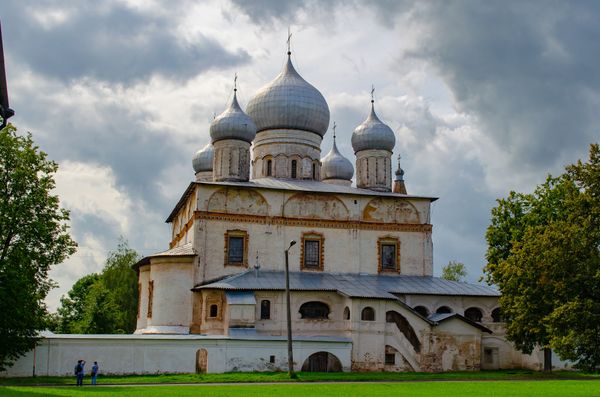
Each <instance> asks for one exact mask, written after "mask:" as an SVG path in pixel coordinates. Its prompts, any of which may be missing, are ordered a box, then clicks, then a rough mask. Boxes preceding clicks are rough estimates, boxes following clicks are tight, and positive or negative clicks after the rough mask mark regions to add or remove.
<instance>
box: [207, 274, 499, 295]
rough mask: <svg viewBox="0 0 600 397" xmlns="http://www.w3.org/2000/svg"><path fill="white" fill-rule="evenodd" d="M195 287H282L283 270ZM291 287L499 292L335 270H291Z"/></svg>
mask: <svg viewBox="0 0 600 397" xmlns="http://www.w3.org/2000/svg"><path fill="white" fill-rule="evenodd" d="M195 289H222V290H230V291H236V290H237V291H251V290H283V289H285V274H284V272H276V271H260V272H259V273H258V275H256V273H255V271H253V270H248V271H246V272H243V273H240V274H236V275H233V276H230V277H226V278H224V279H221V280H219V281H216V282H213V283H208V284H204V285H199V286H196V287H195ZM290 289H291V290H293V291H334V292H337V293H340V294H342V295H345V296H348V297H351V298H377V299H397V297H396V296H395V295H394V294H414V295H454V296H461V295H462V296H491V297H494V296H500V294H499V293H498V291H496V290H495V289H493V288H490V287H487V286H484V285H477V284H468V283H460V282H456V281H449V280H444V279H442V278H438V277H428V276H403V275H371V274H349V273H343V274H334V273H308V272H291V273H290Z"/></svg>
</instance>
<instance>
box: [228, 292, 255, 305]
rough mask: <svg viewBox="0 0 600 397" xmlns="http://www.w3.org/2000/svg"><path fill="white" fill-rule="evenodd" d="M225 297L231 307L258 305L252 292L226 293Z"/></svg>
mask: <svg viewBox="0 0 600 397" xmlns="http://www.w3.org/2000/svg"><path fill="white" fill-rule="evenodd" d="M225 297H226V298H227V303H228V304H230V305H256V299H255V298H254V292H252V291H225Z"/></svg>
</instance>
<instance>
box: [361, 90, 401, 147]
mask: <svg viewBox="0 0 600 397" xmlns="http://www.w3.org/2000/svg"><path fill="white" fill-rule="evenodd" d="M395 144H396V137H395V136H394V131H392V129H391V128H390V127H388V126H387V124H384V123H383V122H382V121H381V120H379V118H378V117H377V115H376V114H375V105H374V101H373V100H371V113H370V114H369V117H367V119H366V120H365V121H363V122H362V124H361V125H359V126H358V127H356V129H355V130H354V133H353V134H352V147H353V148H354V153H356V152H360V151H361V150H371V149H378V150H387V151H390V152H391V151H392V150H394V145H395Z"/></svg>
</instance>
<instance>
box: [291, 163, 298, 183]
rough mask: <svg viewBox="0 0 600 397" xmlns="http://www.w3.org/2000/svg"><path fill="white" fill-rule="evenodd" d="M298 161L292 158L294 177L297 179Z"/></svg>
mask: <svg viewBox="0 0 600 397" xmlns="http://www.w3.org/2000/svg"><path fill="white" fill-rule="evenodd" d="M296 168H298V162H297V161H296V160H292V178H294V179H296V177H297V176H298V170H297V169H296Z"/></svg>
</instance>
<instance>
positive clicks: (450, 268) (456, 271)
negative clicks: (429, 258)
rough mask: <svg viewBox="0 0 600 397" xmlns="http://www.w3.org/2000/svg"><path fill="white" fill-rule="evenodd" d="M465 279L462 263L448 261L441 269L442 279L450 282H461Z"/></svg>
mask: <svg viewBox="0 0 600 397" xmlns="http://www.w3.org/2000/svg"><path fill="white" fill-rule="evenodd" d="M465 277H467V269H466V268H465V265H464V263H460V262H456V261H450V262H448V264H447V265H446V266H444V267H443V268H442V278H443V279H446V280H451V281H463V280H464V279H465Z"/></svg>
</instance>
